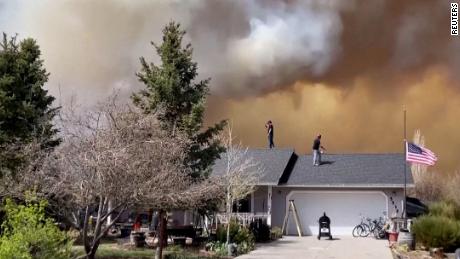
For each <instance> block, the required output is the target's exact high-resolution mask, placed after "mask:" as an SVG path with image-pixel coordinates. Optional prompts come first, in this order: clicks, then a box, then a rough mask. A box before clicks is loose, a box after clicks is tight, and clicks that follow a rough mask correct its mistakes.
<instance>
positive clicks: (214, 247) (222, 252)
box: [206, 241, 228, 256]
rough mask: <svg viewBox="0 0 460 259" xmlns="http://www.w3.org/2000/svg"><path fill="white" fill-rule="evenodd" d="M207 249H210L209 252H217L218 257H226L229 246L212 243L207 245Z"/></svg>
mask: <svg viewBox="0 0 460 259" xmlns="http://www.w3.org/2000/svg"><path fill="white" fill-rule="evenodd" d="M206 247H208V248H209V251H212V252H215V253H216V255H218V256H226V255H227V253H228V250H227V244H226V243H223V242H219V241H217V242H210V243H208V244H206Z"/></svg>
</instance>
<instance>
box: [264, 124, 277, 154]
mask: <svg viewBox="0 0 460 259" xmlns="http://www.w3.org/2000/svg"><path fill="white" fill-rule="evenodd" d="M265 128H266V129H267V137H268V148H274V147H275V143H274V142H273V123H272V121H268V122H267V124H265Z"/></svg>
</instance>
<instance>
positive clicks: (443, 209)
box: [429, 202, 460, 220]
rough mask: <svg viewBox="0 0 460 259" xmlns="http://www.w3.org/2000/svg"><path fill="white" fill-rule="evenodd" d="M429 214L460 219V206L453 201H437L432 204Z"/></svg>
mask: <svg viewBox="0 0 460 259" xmlns="http://www.w3.org/2000/svg"><path fill="white" fill-rule="evenodd" d="M429 211H430V212H429V215H432V216H441V217H446V218H450V219H457V220H460V208H459V207H458V206H457V205H456V204H455V203H453V202H435V203H433V204H431V205H430V210H429Z"/></svg>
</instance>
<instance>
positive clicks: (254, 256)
mask: <svg viewBox="0 0 460 259" xmlns="http://www.w3.org/2000/svg"><path fill="white" fill-rule="evenodd" d="M237 258H238V259H316V258H318V259H322V258H325V259H355V258H356V259H377V258H378V259H392V258H393V257H392V255H391V251H390V248H388V241H387V240H376V239H374V238H370V237H369V238H353V237H337V238H336V239H335V240H327V239H324V240H323V239H322V240H318V239H316V237H312V236H310V237H292V236H289V237H283V238H282V239H280V240H278V241H275V242H271V243H268V244H261V245H259V246H257V249H256V250H254V251H252V252H251V253H249V254H246V255H242V256H239V257H237Z"/></svg>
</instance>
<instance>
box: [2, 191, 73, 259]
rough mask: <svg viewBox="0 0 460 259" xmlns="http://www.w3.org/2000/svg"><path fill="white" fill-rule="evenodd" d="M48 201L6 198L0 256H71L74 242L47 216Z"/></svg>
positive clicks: (55, 258) (28, 258)
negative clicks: (23, 202) (14, 200)
mask: <svg viewBox="0 0 460 259" xmlns="http://www.w3.org/2000/svg"><path fill="white" fill-rule="evenodd" d="M46 206H47V202H46V201H44V200H42V201H36V200H34V199H33V198H28V199H27V200H26V203H25V204H24V205H18V204H16V203H15V202H13V201H11V200H9V199H7V200H6V202H5V205H4V207H3V210H4V212H5V221H4V222H3V224H2V226H1V233H2V235H1V237H0V258H17V259H35V258H37V259H42V258H53V259H61V258H62V259H64V258H70V255H71V246H72V242H71V241H70V239H69V238H68V237H67V235H66V234H65V233H64V232H61V231H60V230H59V228H58V227H57V226H55V225H54V222H53V220H52V219H49V218H46V216H45V207H46Z"/></svg>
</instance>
